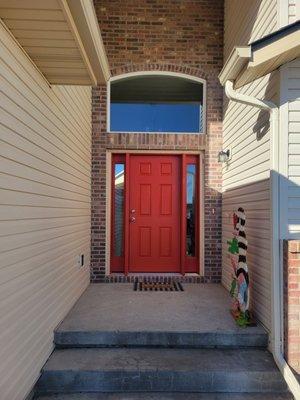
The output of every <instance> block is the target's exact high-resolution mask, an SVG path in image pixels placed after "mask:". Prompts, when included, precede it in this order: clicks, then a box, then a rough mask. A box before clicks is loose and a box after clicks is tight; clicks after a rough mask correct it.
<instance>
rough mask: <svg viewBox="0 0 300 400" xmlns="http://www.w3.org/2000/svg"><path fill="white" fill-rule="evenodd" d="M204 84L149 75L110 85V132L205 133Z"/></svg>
mask: <svg viewBox="0 0 300 400" xmlns="http://www.w3.org/2000/svg"><path fill="white" fill-rule="evenodd" d="M204 85H205V83H204V82H203V81H202V80H201V81H200V80H199V79H191V78H186V77H182V76H173V75H165V74H164V75H162V74H149V75H136V76H129V77H128V76H126V77H122V78H113V79H112V81H111V82H110V90H109V100H108V101H109V107H108V110H109V112H108V124H109V125H108V130H109V131H110V132H149V133H150V132H154V133H155V132H157V133H162V132H164V133H203V132H204V125H205V124H204V122H205V121H204V111H203V109H204V104H205V87H204Z"/></svg>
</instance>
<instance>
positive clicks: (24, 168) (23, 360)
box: [0, 25, 91, 400]
mask: <svg viewBox="0 0 300 400" xmlns="http://www.w3.org/2000/svg"><path fill="white" fill-rule="evenodd" d="M0 91H1V95H0V236H1V238H0V260H1V261H0V393H1V394H0V397H1V400H19V399H20V400H21V399H23V398H24V397H25V395H26V394H27V393H28V392H29V391H30V389H31V388H32V386H33V384H34V382H35V380H36V379H37V378H38V376H39V371H40V369H41V367H42V366H43V364H44V362H45V361H46V359H47V357H48V356H49V354H50V353H51V351H52V349H53V343H52V342H53V330H54V328H55V326H56V325H57V324H58V323H59V322H60V321H61V320H62V319H63V317H64V316H65V315H66V313H67V312H68V310H69V309H70V308H71V306H72V305H73V304H74V302H75V301H76V300H77V299H78V297H79V296H80V294H81V293H82V292H83V290H84V289H85V288H86V286H87V285H88V282H89V257H90V147H91V121H90V120H91V113H90V109H91V93H90V92H91V89H90V88H87V87H79V86H78V87H72V86H69V87H64V86H57V87H52V88H49V86H48V85H47V83H46V81H45V80H44V79H43V77H42V76H41V75H40V74H39V72H38V71H37V69H36V68H35V67H34V66H33V64H32V63H31V62H30V61H29V59H28V58H27V57H26V55H25V54H24V53H23V51H22V50H21V49H20V48H19V47H18V46H17V44H16V43H15V41H14V40H13V38H12V37H11V36H10V35H9V34H8V33H7V31H6V30H5V29H4V28H3V27H2V26H1V25H0ZM79 253H84V254H85V267H84V268H82V269H79V268H78V266H77V264H76V262H77V255H78V254H79Z"/></svg>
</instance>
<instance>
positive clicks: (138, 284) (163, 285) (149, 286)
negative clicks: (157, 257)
mask: <svg viewBox="0 0 300 400" xmlns="http://www.w3.org/2000/svg"><path fill="white" fill-rule="evenodd" d="M133 290H135V291H140V292H143V291H144V292H147V291H148V290H149V291H154V292H183V291H184V289H183V286H182V284H181V283H180V282H176V281H173V280H172V281H168V282H160V281H158V282H153V281H147V280H144V281H135V282H134V284H133Z"/></svg>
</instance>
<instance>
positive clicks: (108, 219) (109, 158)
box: [105, 150, 205, 276]
mask: <svg viewBox="0 0 300 400" xmlns="http://www.w3.org/2000/svg"><path fill="white" fill-rule="evenodd" d="M118 154H122V155H125V158H126V161H127V162H128V160H129V155H130V154H135V155H147V154H148V155H159V154H161V155H178V156H182V159H183V161H184V158H185V156H187V155H191V156H192V155H194V156H198V157H199V158H198V160H199V161H198V171H199V172H198V213H197V217H198V220H197V223H198V250H199V254H198V260H199V270H198V272H197V273H198V274H199V275H200V276H204V176H205V171H204V151H203V150H202V151H176V150H170V151H167V150H107V152H106V166H107V167H106V241H105V275H110V274H111V240H112V188H113V185H112V183H113V181H112V157H113V155H118ZM127 165H128V164H127ZM127 176H128V174H127ZM181 184H182V185H183V186H184V183H181ZM182 195H183V196H184V195H185V191H182ZM125 196H126V191H125ZM127 196H128V193H127ZM199 201H200V206H199ZM181 204H182V202H181ZM127 208H128V207H127ZM183 211H184V210H182V212H183ZM128 212H129V210H126V208H125V218H127V219H128V218H129V215H126V214H127V213H128ZM181 220H182V218H181ZM126 226H127V228H128V224H125V227H124V228H125V229H126ZM181 234H182V237H183V235H184V231H183V229H181ZM202 238H203V240H202ZM127 240H128V232H126V231H125V246H126V241H127ZM181 246H184V242H183V239H182V240H181ZM181 264H182V266H183V263H181ZM128 272H129V271H128V261H127V262H126V259H125V265H124V274H125V275H126V274H127V273H128ZM122 273H123V272H122ZM181 273H182V274H185V271H184V270H183V268H182V270H181ZM186 275H188V273H186Z"/></svg>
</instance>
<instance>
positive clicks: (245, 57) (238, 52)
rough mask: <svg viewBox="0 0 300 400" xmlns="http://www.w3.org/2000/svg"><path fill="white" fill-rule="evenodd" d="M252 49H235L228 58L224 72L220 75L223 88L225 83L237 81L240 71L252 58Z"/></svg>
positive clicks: (247, 47) (243, 47)
mask: <svg viewBox="0 0 300 400" xmlns="http://www.w3.org/2000/svg"><path fill="white" fill-rule="evenodd" d="M251 53H252V52H251V47H250V46H241V47H234V48H233V50H232V52H231V53H230V56H229V57H228V58H227V60H226V62H225V64H224V67H223V68H222V71H221V72H220V74H219V81H220V83H221V85H222V86H224V85H225V82H226V81H228V80H230V81H235V79H236V78H237V76H238V75H239V73H240V71H241V70H242V69H243V67H244V66H245V64H246V63H247V62H248V61H249V60H250V58H251Z"/></svg>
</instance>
